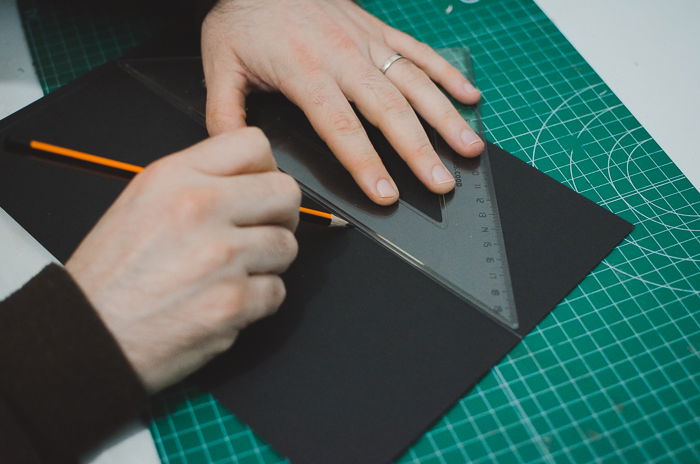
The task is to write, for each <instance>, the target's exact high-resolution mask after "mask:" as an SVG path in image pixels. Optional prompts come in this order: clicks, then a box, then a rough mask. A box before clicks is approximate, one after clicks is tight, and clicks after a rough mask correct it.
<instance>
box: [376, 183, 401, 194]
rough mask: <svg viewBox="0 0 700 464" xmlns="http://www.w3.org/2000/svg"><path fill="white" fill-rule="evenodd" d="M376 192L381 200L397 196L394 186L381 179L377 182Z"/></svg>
mask: <svg viewBox="0 0 700 464" xmlns="http://www.w3.org/2000/svg"><path fill="white" fill-rule="evenodd" d="M377 192H379V196H380V197H382V198H393V197H395V196H396V195H397V193H396V189H395V188H394V186H393V185H391V183H390V182H389V181H388V180H386V179H381V180H380V181H379V182H377Z"/></svg>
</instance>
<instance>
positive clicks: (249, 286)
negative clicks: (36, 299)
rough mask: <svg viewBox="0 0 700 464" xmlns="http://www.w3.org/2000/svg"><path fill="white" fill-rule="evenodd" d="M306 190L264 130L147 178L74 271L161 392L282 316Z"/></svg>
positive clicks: (219, 140) (116, 207)
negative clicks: (285, 276)
mask: <svg viewBox="0 0 700 464" xmlns="http://www.w3.org/2000/svg"><path fill="white" fill-rule="evenodd" d="M300 200H301V192H300V190H299V187H298V186H297V184H296V182H294V180H293V179H292V178H291V177H289V176H288V175H286V174H282V173H281V172H279V171H277V170H276V165H275V161H274V159H273V157H272V153H271V151H270V145H269V142H268V141H267V139H266V138H265V137H264V135H263V134H262V132H261V131H260V130H259V129H253V128H248V129H240V130H238V131H235V132H233V133H226V134H222V135H220V136H218V137H214V138H211V139H208V140H205V141H204V142H201V143H199V144H197V145H195V146H193V147H190V148H188V149H186V150H183V151H182V152H179V153H176V154H173V155H170V156H167V157H165V158H163V159H161V160H159V161H156V162H155V163H153V164H151V165H150V166H148V167H147V168H146V169H145V170H144V171H143V172H142V173H141V174H139V175H137V176H136V177H135V178H134V179H133V180H132V181H131V183H130V184H129V186H128V187H127V188H126V190H124V192H123V193H122V194H121V195H120V196H119V198H118V199H117V200H116V201H115V202H114V204H113V205H112V206H111V207H110V208H109V210H107V212H106V213H105V215H104V216H103V217H102V218H101V219H100V221H99V222H98V223H97V225H96V226H95V227H94V229H93V230H92V231H91V232H90V233H89V234H88V236H87V237H86V238H85V240H84V241H83V242H82V243H81V244H80V246H79V247H78V249H77V250H76V251H75V253H74V254H73V256H72V257H71V258H70V260H69V261H68V262H67V264H66V268H67V270H68V271H69V272H70V273H71V274H72V276H73V278H74V279H75V280H76V282H77V283H78V284H79V285H80V287H81V288H82V289H83V291H84V292H85V294H86V295H87V297H88V299H89V300H90V302H91V303H92V304H93V306H94V307H95V309H96V310H97V312H98V314H99V315H100V317H101V318H102V320H103V321H104V323H105V324H106V325H107V327H108V328H109V330H110V331H111V332H112V334H113V335H114V337H115V338H116V340H117V342H118V343H119V345H120V346H121V348H122V350H123V351H124V353H125V354H126V357H127V358H128V359H129V361H130V362H131V364H132V366H133V367H134V368H135V370H136V372H137V373H138V374H139V376H140V377H141V379H142V381H143V383H144V385H145V386H146V388H147V389H148V391H149V392H151V393H153V392H156V391H158V390H161V389H162V388H164V387H166V386H168V385H170V384H172V383H174V382H176V381H178V380H180V379H182V378H183V377H185V376H187V375H188V374H190V373H192V372H193V371H195V370H196V369H197V368H199V367H200V366H201V365H203V364H204V363H206V362H207V361H208V360H209V359H210V358H212V357H213V356H215V355H216V354H218V353H220V352H222V351H224V350H226V349H228V348H229V347H230V346H231V344H232V343H233V341H234V340H235V338H236V336H237V334H238V332H239V331H240V330H241V329H243V328H244V327H245V326H247V325H248V324H250V323H252V322H253V321H255V320H257V319H259V318H261V317H264V316H267V315H269V314H271V313H272V312H274V311H275V310H276V309H277V307H279V305H280V304H281V303H282V300H283V299H284V296H285V287H284V284H283V282H282V280H281V279H280V277H279V276H278V274H280V273H281V272H284V270H286V269H287V267H288V266H289V264H290V263H291V262H292V260H293V259H294V257H295V256H296V253H297V242H296V239H295V237H294V235H293V233H292V232H293V231H294V229H295V228H296V225H297V222H298V217H299V213H298V207H299V203H300Z"/></svg>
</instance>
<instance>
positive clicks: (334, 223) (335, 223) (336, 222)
mask: <svg viewBox="0 0 700 464" xmlns="http://www.w3.org/2000/svg"><path fill="white" fill-rule="evenodd" d="M330 226H331V227H350V223H349V222H348V221H346V220H345V219H340V218H339V217H338V216H336V215H335V214H334V215H333V217H332V218H331V223H330Z"/></svg>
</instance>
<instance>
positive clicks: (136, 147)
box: [0, 64, 631, 463]
mask: <svg viewBox="0 0 700 464" xmlns="http://www.w3.org/2000/svg"><path fill="white" fill-rule="evenodd" d="M7 135H12V136H18V137H29V138H35V139H40V140H44V141H47V142H52V143H56V144H62V145H65V146H69V147H72V148H76V149H79V150H83V151H87V152H92V153H96V154H101V155H105V156H111V157H115V158H119V159H122V160H125V161H128V162H131V163H136V164H146V163H148V162H150V161H152V160H154V159H156V158H158V157H160V156H162V155H164V154H166V153H169V152H172V151H175V150H178V149H181V148H183V147H185V146H187V145H189V144H192V143H194V142H196V141H198V140H200V139H202V138H203V137H204V136H205V131H204V129H203V128H202V127H201V125H199V124H197V123H195V122H193V120H192V119H190V118H189V117H188V116H187V115H185V114H184V113H182V112H180V111H179V110H177V109H175V108H174V107H173V106H171V105H170V104H168V103H165V102H163V101H162V100H161V99H160V98H159V97H158V96H156V95H155V94H154V93H152V92H151V91H150V90H148V89H146V88H144V87H142V86H141V84H139V83H138V82H137V81H135V80H133V79H132V78H131V77H130V76H129V75H128V74H126V73H125V72H124V71H123V70H120V69H119V68H118V67H117V66H116V65H114V64H109V65H106V66H103V67H101V68H98V69H97V70H96V71H93V72H92V73H90V74H88V75H87V76H85V77H83V78H81V79H79V80H77V81H75V82H74V83H72V84H70V85H68V86H67V87H65V88H63V89H61V90H59V91H58V92H55V93H54V94H52V95H50V96H47V97H45V98H43V99H42V100H40V101H39V102H37V103H35V104H32V105H30V106H29V107H28V108H26V109H24V110H22V111H20V112H19V113H16V114H15V115H13V116H11V117H9V118H7V119H5V120H3V121H2V122H0V137H2V138H3V139H4V137H5V136H7ZM274 144H275V143H274V140H273V146H274ZM309 149H312V148H309ZM488 151H489V153H490V154H489V156H491V162H492V165H493V169H494V177H495V183H496V190H497V194H498V202H499V207H500V209H501V215H502V218H501V220H502V225H503V229H504V235H505V242H506V246H507V249H508V257H509V260H510V265H511V276H512V280H513V284H514V286H515V294H516V300H517V305H518V310H519V315H520V319H521V320H520V323H521V325H520V329H519V330H518V332H517V333H515V332H512V331H510V330H508V329H505V328H504V327H503V326H501V325H499V324H497V323H495V322H494V321H492V320H491V319H490V318H488V317H487V316H485V315H484V314H483V313H481V312H479V311H478V310H476V309H474V308H471V307H470V306H468V305H467V304H465V303H464V302H463V300H461V299H459V298H458V297H456V296H455V295H454V294H452V293H451V292H449V291H447V290H445V289H444V288H442V287H441V286H439V285H438V284H436V283H435V282H433V281H432V280H430V279H428V278H426V277H425V276H423V275H422V274H421V273H420V272H419V271H417V270H416V269H415V268H413V267H411V266H410V265H408V264H407V263H406V262H404V261H403V260H401V259H400V258H398V257H397V256H395V255H394V254H392V253H391V252H390V251H388V250H387V249H385V248H383V247H381V246H380V245H378V244H377V243H376V242H374V241H373V240H371V239H370V238H368V237H367V236H365V235H363V234H362V233H361V232H359V231H358V230H331V229H325V228H319V227H316V226H313V225H306V224H302V225H301V226H300V228H299V231H298V234H297V236H298V239H299V242H300V245H301V248H300V255H299V258H298V260H297V261H296V263H295V264H294V265H293V266H292V268H291V269H290V270H289V271H288V272H287V274H286V275H285V280H286V282H287V287H288V294H289V297H288V299H287V301H286V302H285V303H284V305H283V307H282V308H281V309H280V311H279V312H278V313H277V315H275V316H273V317H272V318H269V319H267V320H264V321H262V322H260V323H258V324H256V325H254V326H253V327H251V328H250V329H248V330H246V331H244V333H243V334H242V336H241V337H240V340H239V341H238V342H237V343H236V344H235V345H234V347H233V349H232V350H231V351H230V352H228V353H227V354H225V355H223V356H221V357H220V358H218V359H217V360H215V361H214V362H213V363H212V364H210V365H209V366H208V367H207V368H206V369H205V370H204V371H203V372H202V373H201V374H199V375H198V376H195V377H194V378H193V379H192V381H193V382H195V383H197V384H199V385H202V386H204V387H205V388H208V389H210V390H211V391H212V392H213V394H214V395H215V396H216V397H217V398H218V399H219V401H221V403H222V404H223V405H224V406H225V407H227V408H228V409H230V410H231V411H232V412H233V413H234V414H236V415H237V416H238V417H239V418H240V419H241V420H243V421H244V422H245V423H247V424H249V425H250V426H251V427H252V428H253V430H254V431H255V432H256V433H257V434H258V435H259V436H260V437H261V438H262V439H263V440H265V441H267V442H268V443H270V444H271V445H272V446H273V447H274V448H275V449H276V450H277V451H279V452H280V453H282V454H284V455H285V456H287V457H289V458H290V459H291V460H292V461H293V462H299V463H328V462H333V463H380V462H386V461H389V460H391V459H393V458H395V457H397V456H398V455H399V454H400V453H401V452H402V451H404V450H405V449H406V448H407V447H408V446H409V445H410V444H411V443H412V442H413V441H414V440H416V439H417V438H418V437H419V436H420V435H421V434H422V433H423V432H424V431H425V430H427V429H428V428H429V427H430V425H431V424H432V423H434V421H436V420H437V419H438V418H439V417H440V416H441V415H442V414H444V412H446V411H447V410H448V409H449V408H450V407H451V406H452V405H453V404H454V403H455V401H456V400H457V399H458V398H459V397H461V396H462V395H463V394H464V393H465V392H467V391H469V389H471V388H472V387H473V386H474V385H475V383H476V382H477V381H478V380H479V379H480V378H481V377H483V376H484V375H485V374H486V373H487V372H488V371H489V369H490V368H491V367H492V366H493V365H495V364H496V363H497V362H498V361H499V360H500V359H501V358H502V357H503V356H504V355H505V354H506V353H508V351H510V349H512V347H513V346H515V345H516V344H517V343H518V341H519V340H520V337H521V336H522V335H524V334H526V333H527V332H528V331H529V330H531V328H532V327H534V325H535V324H536V323H537V322H538V321H539V320H540V319H541V318H542V317H544V316H545V315H546V314H547V313H548V312H549V311H550V310H551V309H552V308H553V307H554V306H555V305H556V304H557V303H558V301H560V299H561V298H563V297H564V296H565V295H566V294H567V293H568V292H569V291H570V290H571V289H572V288H573V287H574V286H575V285H576V284H577V283H578V282H579V281H580V280H581V279H582V278H583V277H584V276H585V275H586V274H587V273H588V272H589V271H590V270H591V269H592V268H593V267H594V266H595V265H596V264H597V263H598V262H599V261H600V260H601V259H602V258H603V257H604V256H605V255H607V254H608V253H609V252H610V250H612V248H613V247H614V246H615V245H616V244H617V243H618V242H619V241H620V240H621V239H622V238H624V236H625V235H626V234H627V233H629V231H630V230H631V226H630V225H629V224H628V223H627V222H625V221H623V220H622V219H620V218H618V217H616V216H614V215H613V214H611V213H609V212H608V211H606V210H604V209H603V208H600V207H598V206H597V205H595V204H593V203H591V202H590V201H588V200H586V199H585V198H583V197H582V196H580V195H578V194H576V193H574V192H572V191H570V190H569V189H567V188H565V187H563V186H562V185H560V184H559V183H557V182H555V181H554V180H552V179H550V178H549V177H547V176H545V175H543V174H541V173H539V172H538V171H536V170H534V169H532V168H530V167H529V166H527V165H526V164H524V163H522V162H521V161H519V160H517V159H516V158H514V157H512V156H510V155H508V154H507V153H504V152H503V151H502V150H500V149H498V148H497V147H496V146H495V145H492V144H489V147H488ZM124 186H125V182H124V181H123V180H120V179H115V178H112V177H108V176H101V175H96V174H94V173H90V172H86V171H80V170H74V169H71V168H67V167H65V166H61V165H55V164H51V163H46V162H42V161H37V160H34V159H31V158H29V157H26V156H19V155H16V154H12V153H8V152H7V151H6V150H5V149H4V148H3V149H2V150H1V151H0V206H2V207H3V208H5V210H6V211H7V212H8V213H9V214H10V215H12V216H13V217H14V218H15V219H16V220H17V221H18V222H19V223H20V224H21V225H22V226H24V227H25V228H26V229H27V230H28V231H29V232H30V233H31V234H32V235H33V236H34V237H36V238H37V239H38V240H39V241H40V242H41V243H42V244H43V245H44V246H46V247H47V248H48V250H49V251H50V252H51V253H53V254H54V256H56V257H57V258H58V259H60V260H61V261H65V260H66V259H67V258H68V257H69V255H70V253H71V252H72V250H73V249H75V247H76V246H77V245H78V244H79V242H80V240H81V239H82V237H83V236H84V235H85V234H86V233H87V232H88V231H89V229H90V227H91V226H92V225H93V224H94V223H95V221H96V220H97V219H98V218H99V216H100V215H101V214H102V213H103V212H104V211H105V210H106V208H107V207H108V206H109V204H110V203H111V202H112V201H113V200H114V198H116V196H117V195H118V194H119V192H120V191H121V189H122V188H123V187H124ZM465 438H467V437H465Z"/></svg>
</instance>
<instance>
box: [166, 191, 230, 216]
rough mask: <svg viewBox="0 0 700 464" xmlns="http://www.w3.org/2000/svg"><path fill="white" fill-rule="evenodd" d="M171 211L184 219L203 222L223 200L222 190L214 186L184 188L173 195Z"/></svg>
mask: <svg viewBox="0 0 700 464" xmlns="http://www.w3.org/2000/svg"><path fill="white" fill-rule="evenodd" d="M171 198H172V199H173V201H171V206H170V209H171V212H172V213H173V214H174V215H175V217H177V218H179V219H180V220H183V221H187V222H189V221H194V222H201V221H202V220H204V219H205V218H206V217H207V216H208V215H209V214H210V213H211V211H212V209H213V208H214V207H215V206H216V205H217V204H219V202H220V201H221V191H220V190H219V189H218V188H216V187H214V186H199V187H190V188H186V189H183V190H182V191H181V192H180V193H179V194H177V195H173V196H172V197H171Z"/></svg>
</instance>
